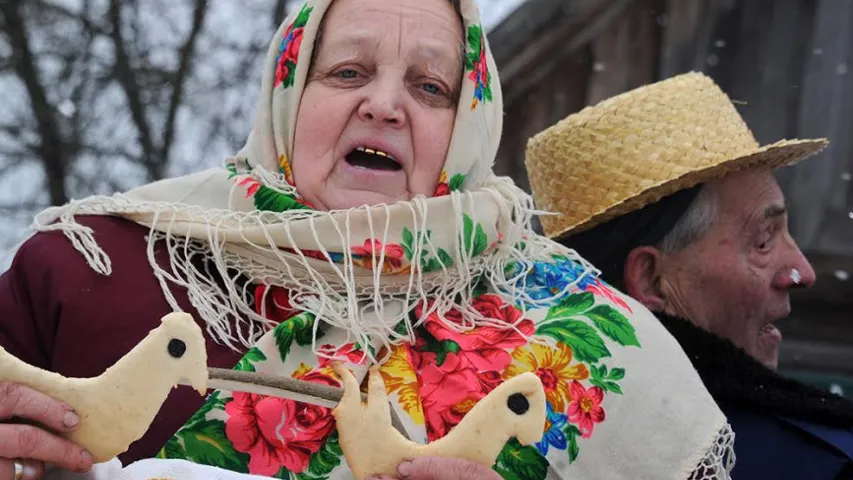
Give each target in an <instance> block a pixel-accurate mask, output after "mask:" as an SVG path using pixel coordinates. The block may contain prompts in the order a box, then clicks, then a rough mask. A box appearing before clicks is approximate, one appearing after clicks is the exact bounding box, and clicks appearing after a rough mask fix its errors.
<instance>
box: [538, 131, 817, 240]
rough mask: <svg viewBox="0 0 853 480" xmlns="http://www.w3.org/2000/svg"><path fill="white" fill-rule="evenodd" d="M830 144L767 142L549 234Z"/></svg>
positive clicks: (600, 220)
mask: <svg viewBox="0 0 853 480" xmlns="http://www.w3.org/2000/svg"><path fill="white" fill-rule="evenodd" d="M827 145H829V141H828V140H827V139H813V140H782V141H779V142H776V143H773V144H770V145H766V146H764V147H760V148H758V149H756V150H753V151H752V152H749V153H745V154H743V155H739V156H737V157H735V158H732V159H730V160H725V161H723V162H720V163H718V164H716V165H712V166H709V167H705V168H701V169H697V170H691V171H689V172H687V173H684V174H683V175H680V176H678V177H674V178H671V179H668V180H666V181H664V182H661V183H658V184H657V185H653V186H651V187H648V188H646V189H645V190H643V191H642V192H640V193H639V194H638V195H635V196H633V197H631V198H628V199H626V200H623V201H622V202H619V203H616V204H613V205H611V206H609V207H607V208H604V209H602V210H600V211H599V212H598V213H596V214H594V215H593V216H591V217H589V218H587V219H586V220H582V221H580V222H577V223H575V224H574V225H570V226H568V227H566V228H564V229H562V230H560V231H558V232H555V233H552V234H550V235H548V237H549V238H551V239H559V238H561V237H563V236H565V235H566V234H567V233H572V234H575V233H580V232H582V231H585V230H589V229H591V228H593V227H595V226H597V225H600V224H602V223H604V222H606V221H608V220H611V219H613V218H616V217H619V216H621V215H625V214H627V213H630V212H633V211H635V210H639V209H641V208H643V207H645V206H646V205H650V204H652V203H655V202H657V201H659V200H660V199H661V198H664V197H666V196H668V195H671V194H673V193H675V192H678V191H680V190H685V189H688V188H691V187H694V186H696V185H698V184H700V183H705V182H709V181H711V180H714V179H718V178H721V177H723V176H726V175H729V174H732V173H735V172H739V171H741V170H746V169H749V168H753V167H768V168H772V169H777V168H781V167H787V166H790V165H793V164H795V163H797V162H799V161H801V160H804V159H805V158H807V157H810V156H812V155H814V154H816V153H818V152H820V151H821V150H823V149H824V148H826V146H827Z"/></svg>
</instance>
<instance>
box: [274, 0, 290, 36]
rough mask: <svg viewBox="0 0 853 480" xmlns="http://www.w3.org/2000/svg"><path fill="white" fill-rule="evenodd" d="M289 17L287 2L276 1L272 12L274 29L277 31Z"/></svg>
mask: <svg viewBox="0 0 853 480" xmlns="http://www.w3.org/2000/svg"><path fill="white" fill-rule="evenodd" d="M286 17H287V0H276V1H275V5H273V10H272V25H273V27H272V28H273V29H274V30H275V29H277V28H278V26H279V25H281V22H283V21H284V19H285V18H286Z"/></svg>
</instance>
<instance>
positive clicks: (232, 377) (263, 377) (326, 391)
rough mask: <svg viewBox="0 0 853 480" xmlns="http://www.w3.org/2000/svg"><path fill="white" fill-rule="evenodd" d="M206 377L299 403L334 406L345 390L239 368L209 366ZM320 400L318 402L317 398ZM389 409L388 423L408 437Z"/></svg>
mask: <svg viewBox="0 0 853 480" xmlns="http://www.w3.org/2000/svg"><path fill="white" fill-rule="evenodd" d="M207 370H208V376H209V378H210V380H211V382H210V386H211V387H213V388H216V389H221V390H228V391H233V392H241V391H244V392H248V393H257V394H261V395H271V396H284V397H286V398H290V399H291V400H295V401H298V402H306V403H312V404H315V405H322V406H325V407H328V408H334V407H336V406H337V405H338V403H339V402H340V401H341V398H342V397H343V395H344V389H343V388H340V387H333V386H331V385H323V384H320V383H313V382H306V381H305V380H299V379H296V378H290V377H284V376H281V375H269V374H266V373H258V372H243V371H240V370H229V369H225V368H208V369H207ZM318 400H319V401H318ZM361 401H362V402H367V394H365V393H362V394H361ZM390 410H391V425H392V426H393V427H394V428H395V429H396V430H397V431H399V432H400V433H401V434H402V435H403V437H405V438H407V439H409V435H408V434H407V433H406V429H405V427H403V423H402V421H401V420H400V417H399V416H397V412H396V411H395V410H394V408H393V406H392V407H391V408H390Z"/></svg>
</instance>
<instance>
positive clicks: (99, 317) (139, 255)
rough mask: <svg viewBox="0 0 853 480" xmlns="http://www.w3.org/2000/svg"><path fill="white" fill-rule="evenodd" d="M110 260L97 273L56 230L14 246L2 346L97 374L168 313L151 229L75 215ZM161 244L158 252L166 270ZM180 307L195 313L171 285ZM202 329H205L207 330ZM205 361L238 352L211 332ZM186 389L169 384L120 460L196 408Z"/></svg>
mask: <svg viewBox="0 0 853 480" xmlns="http://www.w3.org/2000/svg"><path fill="white" fill-rule="evenodd" d="M79 221H80V223H82V224H84V225H86V226H89V227H91V228H93V229H94V232H95V239H96V240H97V241H98V243H99V244H100V246H101V247H102V248H103V249H104V250H105V251H106V253H107V255H109V257H110V260H111V261H112V275H111V276H109V277H106V276H103V275H99V274H97V273H95V271H94V270H92V269H91V268H90V267H89V266H88V264H87V263H86V260H85V259H84V258H83V255H81V254H80V253H79V252H77V251H76V250H75V249H74V247H73V246H72V245H71V242H70V241H68V239H66V238H65V236H64V235H63V234H62V233H60V232H51V233H39V234H37V235H35V236H34V237H32V238H31V239H29V240H28V241H27V242H26V243H24V245H23V246H22V247H21V248H20V249H19V250H18V253H17V254H16V256H15V259H14V261H13V263H12V266H11V268H10V269H9V270H8V271H7V272H5V273H4V274H3V275H2V276H0V346H2V347H3V348H4V349H6V350H7V351H8V352H10V353H11V354H13V355H15V356H16V357H18V358H20V359H22V360H23V361H25V362H27V363H30V364H32V365H35V366H37V367H40V368H43V369H46V370H50V371H53V372H57V373H60V374H62V375H64V376H67V377H94V376H98V375H100V374H101V373H103V371H104V370H106V369H107V367H109V366H111V365H112V364H113V363H115V362H116V361H117V360H118V359H119V358H121V357H122V356H123V355H125V354H126V353H127V352H128V351H129V350H130V349H131V348H133V347H134V346H135V345H136V344H137V343H139V341H141V340H142V339H143V338H144V337H145V336H146V335H147V334H148V332H149V331H151V330H152V329H154V328H156V327H157V326H159V324H160V318H162V317H163V316H164V315H166V314H167V313H169V312H170V311H171V308H170V307H169V305H168V303H167V302H166V299H165V297H164V296H163V293H162V291H161V289H160V284H159V282H158V281H157V279H156V278H155V277H154V274H153V272H152V269H151V267H150V265H149V263H148V257H147V253H146V248H147V241H146V239H145V236H146V235H147V234H148V229H147V228H145V227H142V226H139V225H137V224H135V223H132V222H130V221H127V220H122V219H118V218H112V217H89V218H80V219H79ZM165 253H166V251H165V248H160V249H158V251H157V258H158V261H159V263H160V265H161V266H163V267H166V268H168V257H166V255H165ZM172 293H173V295H174V296H175V298H176V299H177V300H178V302H179V304H180V305H181V308H182V309H183V310H184V311H186V312H187V313H190V314H191V315H193V316H194V317H195V318H196V319H198V318H199V316H198V312H197V311H196V309H195V308H193V306H192V305H191V304H190V302H189V300H188V297H187V292H186V290H185V289H183V288H172ZM205 334H207V333H206V329H205ZM207 354H208V364H209V365H210V366H215V367H221V368H231V367H233V366H234V365H236V363H237V361H239V359H240V356H241V353H240V352H235V351H233V350H231V349H229V348H227V347H223V346H221V345H218V344H216V343H214V342H213V341H212V340H210V339H209V337H208V342H207ZM203 401H204V399H203V398H202V397H201V396H199V394H198V392H195V391H194V390H192V389H191V388H189V387H179V388H177V389H174V390H172V393H171V394H170V395H169V398H168V400H167V401H166V403H165V404H164V406H163V408H162V409H161V410H160V413H159V414H158V415H157V417H156V418H155V420H154V422H153V424H152V425H151V429H150V430H149V431H148V432H147V434H146V435H145V436H144V437H143V438H142V439H141V440H139V441H138V442H136V443H134V444H133V445H131V447H130V449H129V450H128V452H126V453H125V454H124V455H121V456H120V457H119V458H120V459H121V460H122V463H123V464H125V465H127V464H128V463H130V462H132V461H135V460H138V459H140V458H148V457H152V456H154V455H155V454H156V453H157V452H158V451H159V449H160V448H161V447H162V446H163V444H165V443H166V441H167V440H168V439H169V438H170V437H171V436H172V435H173V434H174V433H175V432H176V431H177V430H178V429H179V428H180V427H181V426H183V424H184V422H186V421H187V420H188V419H189V417H190V416H191V415H192V414H193V413H195V411H196V410H197V409H198V408H199V407H201V405H202V403H203Z"/></svg>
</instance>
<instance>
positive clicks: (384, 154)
mask: <svg viewBox="0 0 853 480" xmlns="http://www.w3.org/2000/svg"><path fill="white" fill-rule="evenodd" d="M376 154H377V155H379V156H380V157H387V156H388V154H387V153H385V152H382V151H380V150H377V151H376Z"/></svg>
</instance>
